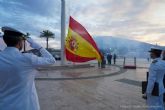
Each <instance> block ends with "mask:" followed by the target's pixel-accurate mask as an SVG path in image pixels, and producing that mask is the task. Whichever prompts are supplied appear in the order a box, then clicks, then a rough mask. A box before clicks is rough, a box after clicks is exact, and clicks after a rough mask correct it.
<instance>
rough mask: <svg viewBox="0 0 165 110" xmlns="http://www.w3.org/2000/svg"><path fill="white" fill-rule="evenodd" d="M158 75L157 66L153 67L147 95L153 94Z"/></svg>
mask: <svg viewBox="0 0 165 110" xmlns="http://www.w3.org/2000/svg"><path fill="white" fill-rule="evenodd" d="M156 73H157V66H156V65H151V67H150V70H149V77H148V85H147V91H146V92H147V93H152V90H153V88H154V83H155V82H156Z"/></svg>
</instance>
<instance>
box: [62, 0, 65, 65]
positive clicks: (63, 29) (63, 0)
mask: <svg viewBox="0 0 165 110" xmlns="http://www.w3.org/2000/svg"><path fill="white" fill-rule="evenodd" d="M64 45H65V0H61V65H64V64H65V51H64V50H65V47H64Z"/></svg>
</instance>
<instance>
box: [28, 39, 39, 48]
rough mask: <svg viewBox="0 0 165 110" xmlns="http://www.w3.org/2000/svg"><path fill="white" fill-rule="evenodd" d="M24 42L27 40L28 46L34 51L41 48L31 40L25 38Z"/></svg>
mask: <svg viewBox="0 0 165 110" xmlns="http://www.w3.org/2000/svg"><path fill="white" fill-rule="evenodd" d="M26 40H27V42H29V44H30V46H31V47H32V48H34V49H40V48H42V46H41V45H39V44H37V43H36V42H35V41H34V40H33V39H31V38H27V39H26Z"/></svg>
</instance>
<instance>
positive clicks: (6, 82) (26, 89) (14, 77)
mask: <svg viewBox="0 0 165 110" xmlns="http://www.w3.org/2000/svg"><path fill="white" fill-rule="evenodd" d="M2 31H3V32H4V35H3V40H4V42H5V43H6V45H7V47H6V48H5V49H4V50H3V51H2V52H0V110H40V106H39V102H38V96H37V92H36V88H35V82H34V79H35V73H36V70H35V68H36V67H40V66H45V65H52V64H54V63H55V59H54V58H53V56H52V55H51V54H50V53H49V52H48V51H47V50H46V49H44V48H43V47H42V46H40V45H39V44H37V43H35V42H34V41H33V40H32V39H31V38H25V35H24V34H23V33H21V32H20V31H17V30H15V29H13V28H10V27H2ZM25 39H26V40H27V42H28V43H29V44H30V46H31V47H32V48H34V49H38V50H39V51H40V53H41V54H42V56H41V57H38V56H36V55H34V54H30V53H21V52H20V50H22V47H23V43H24V40H25Z"/></svg>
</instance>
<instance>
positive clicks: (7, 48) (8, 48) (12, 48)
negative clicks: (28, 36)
mask: <svg viewBox="0 0 165 110" xmlns="http://www.w3.org/2000/svg"><path fill="white" fill-rule="evenodd" d="M4 51H15V52H20V51H19V50H18V48H16V47H6V48H5V50H4Z"/></svg>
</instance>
